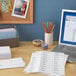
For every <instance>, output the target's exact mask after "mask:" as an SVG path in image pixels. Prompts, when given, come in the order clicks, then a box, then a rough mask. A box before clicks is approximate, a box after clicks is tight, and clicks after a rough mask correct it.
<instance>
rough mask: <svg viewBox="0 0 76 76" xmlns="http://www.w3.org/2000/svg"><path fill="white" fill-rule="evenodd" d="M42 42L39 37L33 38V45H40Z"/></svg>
mask: <svg viewBox="0 0 76 76" xmlns="http://www.w3.org/2000/svg"><path fill="white" fill-rule="evenodd" d="M42 43H43V40H40V39H35V40H33V45H34V46H41V44H42Z"/></svg>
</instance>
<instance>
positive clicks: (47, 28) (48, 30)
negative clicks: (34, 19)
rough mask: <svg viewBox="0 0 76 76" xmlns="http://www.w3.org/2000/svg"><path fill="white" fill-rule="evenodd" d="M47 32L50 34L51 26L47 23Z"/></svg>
mask: <svg viewBox="0 0 76 76" xmlns="http://www.w3.org/2000/svg"><path fill="white" fill-rule="evenodd" d="M47 32H48V33H49V24H48V22H47Z"/></svg>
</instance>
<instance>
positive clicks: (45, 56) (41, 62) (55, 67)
mask: <svg viewBox="0 0 76 76" xmlns="http://www.w3.org/2000/svg"><path fill="white" fill-rule="evenodd" d="M67 57H68V55H65V54H64V53H56V52H46V51H42V52H35V53H32V56H31V60H30V63H29V64H28V66H27V67H26V68H25V70H24V72H26V73H43V74H48V75H52V76H61V75H65V64H66V61H67Z"/></svg>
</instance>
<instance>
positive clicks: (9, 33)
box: [0, 28, 17, 39]
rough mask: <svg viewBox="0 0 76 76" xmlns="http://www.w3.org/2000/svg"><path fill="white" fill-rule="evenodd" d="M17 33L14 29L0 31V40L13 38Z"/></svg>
mask: <svg viewBox="0 0 76 76" xmlns="http://www.w3.org/2000/svg"><path fill="white" fill-rule="evenodd" d="M16 36H17V31H16V29H15V28H5V29H0V39H8V38H15V37H16Z"/></svg>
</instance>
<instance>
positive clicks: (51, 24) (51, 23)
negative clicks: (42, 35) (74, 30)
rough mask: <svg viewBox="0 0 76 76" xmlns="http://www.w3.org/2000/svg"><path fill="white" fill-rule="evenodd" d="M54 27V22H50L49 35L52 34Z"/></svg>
mask: <svg viewBox="0 0 76 76" xmlns="http://www.w3.org/2000/svg"><path fill="white" fill-rule="evenodd" d="M52 26H53V22H50V23H49V33H51V30H52Z"/></svg>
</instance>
